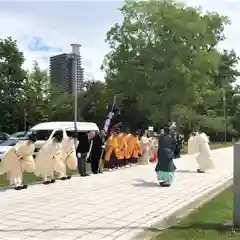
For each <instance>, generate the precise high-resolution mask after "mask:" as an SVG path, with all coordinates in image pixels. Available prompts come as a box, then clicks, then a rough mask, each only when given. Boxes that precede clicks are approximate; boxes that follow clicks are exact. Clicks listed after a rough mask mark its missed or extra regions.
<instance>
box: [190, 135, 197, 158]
mask: <svg viewBox="0 0 240 240" xmlns="http://www.w3.org/2000/svg"><path fill="white" fill-rule="evenodd" d="M198 152H199V147H198V142H197V136H191V137H190V138H189V139H188V154H195V153H198Z"/></svg>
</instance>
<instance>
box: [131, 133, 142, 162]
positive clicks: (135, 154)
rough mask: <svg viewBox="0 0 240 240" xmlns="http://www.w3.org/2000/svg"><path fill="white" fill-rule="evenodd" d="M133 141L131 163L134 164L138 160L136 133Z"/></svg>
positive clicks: (138, 151)
mask: <svg viewBox="0 0 240 240" xmlns="http://www.w3.org/2000/svg"><path fill="white" fill-rule="evenodd" d="M134 137H135V141H134V148H133V154H132V163H133V164H136V163H137V162H138V158H139V157H140V140H139V136H138V135H137V133H136V134H135V135H134Z"/></svg>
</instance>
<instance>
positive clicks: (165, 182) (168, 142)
mask: <svg viewBox="0 0 240 240" xmlns="http://www.w3.org/2000/svg"><path fill="white" fill-rule="evenodd" d="M175 148H176V139H175V137H174V134H172V132H171V129H169V127H168V126H165V127H164V135H161V136H160V137H159V140H158V162H157V165H156V167H155V171H156V173H157V180H158V181H159V184H160V186H162V187H170V186H171V184H172V181H173V179H174V172H175V170H176V167H175V165H174V162H173V158H174V151H175Z"/></svg>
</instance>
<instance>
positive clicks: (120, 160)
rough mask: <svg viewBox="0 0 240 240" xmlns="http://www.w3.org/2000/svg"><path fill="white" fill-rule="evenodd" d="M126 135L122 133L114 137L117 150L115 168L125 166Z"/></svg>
mask: <svg viewBox="0 0 240 240" xmlns="http://www.w3.org/2000/svg"><path fill="white" fill-rule="evenodd" d="M125 136H126V134H125V133H124V132H119V133H118V134H117V136H116V138H117V143H118V150H117V152H116V157H117V167H120V168H122V167H124V165H125V152H126V146H127V143H126V138H125Z"/></svg>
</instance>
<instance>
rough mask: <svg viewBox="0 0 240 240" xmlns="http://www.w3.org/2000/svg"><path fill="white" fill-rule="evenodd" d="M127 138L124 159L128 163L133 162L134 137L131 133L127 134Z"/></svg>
mask: <svg viewBox="0 0 240 240" xmlns="http://www.w3.org/2000/svg"><path fill="white" fill-rule="evenodd" d="M126 140H127V150H126V159H127V162H128V163H130V165H132V164H133V150H134V147H135V142H136V137H135V136H134V135H133V134H128V137H127V138H126Z"/></svg>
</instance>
